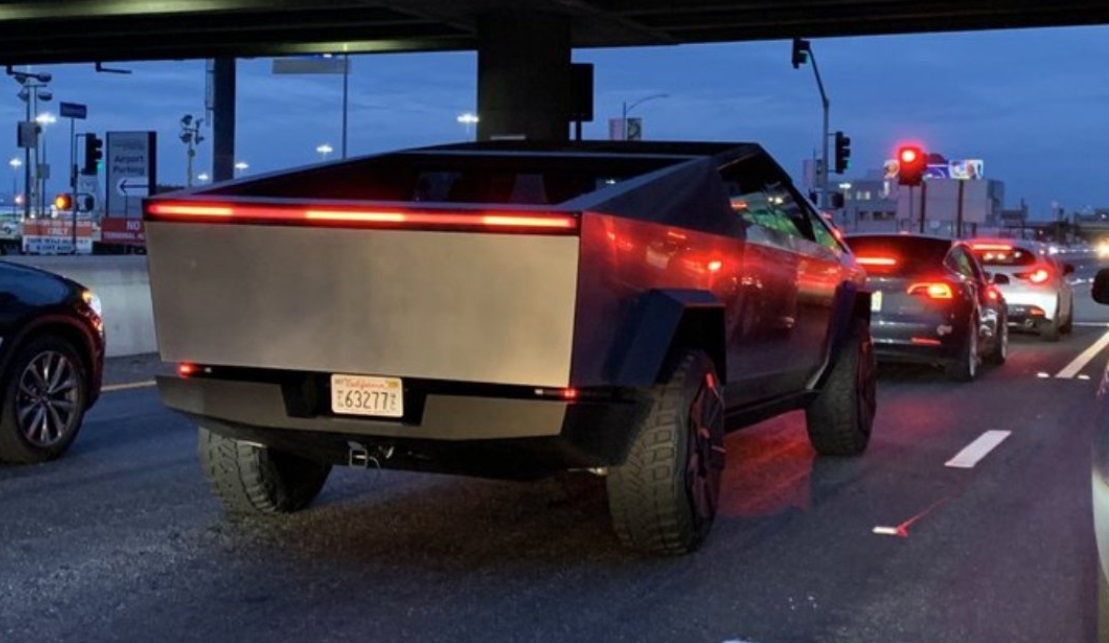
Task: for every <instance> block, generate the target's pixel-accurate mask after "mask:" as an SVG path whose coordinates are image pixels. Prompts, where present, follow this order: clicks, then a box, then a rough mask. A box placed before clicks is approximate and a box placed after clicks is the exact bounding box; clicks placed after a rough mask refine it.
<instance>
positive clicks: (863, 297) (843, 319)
mask: <svg viewBox="0 0 1109 643" xmlns="http://www.w3.org/2000/svg"><path fill="white" fill-rule="evenodd" d="M871 295H872V293H871V292H870V291H869V290H866V289H865V288H863V287H860V286H859V284H857V283H855V282H854V281H845V282H843V283H841V284H840V285H839V287H838V288H836V294H835V296H834V299H833V302H834V303H833V307H834V310H833V312H832V317H831V323H830V324H829V325H828V336H827V339H826V340H825V342H824V354H825V357H824V363H823V366H822V367H821V368H820V369H819V370H818V371H817V372H816V374H815V375H814V376H813V378H812V379H811V380H810V383H809V384H810V386H809V388H811V389H816V390H819V389H820V388H822V387H823V386H824V383H825V382H826V381H827V380H828V377H829V376H830V375H831V373H832V369H833V368H834V367H835V365H836V362H837V361H838V360H839V357H840V354H841V353H842V352H843V347H844V345H845V344H846V343H847V342H848V341H849V340H850V339H851V332H852V329H853V328H854V326H855V323H856V320H862V321H863V322H865V323H866V324H868V325H869V324H870V299H871Z"/></svg>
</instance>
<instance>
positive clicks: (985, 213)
mask: <svg viewBox="0 0 1109 643" xmlns="http://www.w3.org/2000/svg"><path fill="white" fill-rule="evenodd" d="M983 168H984V164H983V162H982V161H981V160H977V159H959V160H952V161H949V160H947V159H944V158H943V157H942V156H939V155H932V157H931V158H930V159H929V165H928V171H927V173H926V174H925V179H924V183H923V184H922V185H920V186H918V187H907V186H902V185H899V184H898V181H897V165H896V162H894V161H887V162H886V164H885V166H884V167H883V168H882V169H880V170H879V169H875V170H870V171H868V172H867V173H866V174H865V175H864V176H862V177H860V178H856V179H852V180H849V181H845V182H844V183H842V184H840V190H841V191H842V192H843V194H844V207H843V209H842V211H840V212H839V213H837V215H836V222H837V224H839V225H840V227H842V228H844V229H845V230H847V231H848V232H916V233H920V232H923V233H925V234H931V235H935V236H940V237H949V238H959V237H972V236H975V235H980V234H987V233H994V232H996V231H997V230H998V229H999V228H1000V227H1001V226H1002V212H1003V211H1004V203H1005V184H1004V183H1003V182H1001V181H997V180H993V179H988V178H986V177H985V176H984V172H983ZM1025 216H1027V213H1026V214H1025Z"/></svg>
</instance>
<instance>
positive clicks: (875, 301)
mask: <svg viewBox="0 0 1109 643" xmlns="http://www.w3.org/2000/svg"><path fill="white" fill-rule="evenodd" d="M870 312H872V313H880V312H882V291H881V290H875V291H874V292H872V293H871V294H870Z"/></svg>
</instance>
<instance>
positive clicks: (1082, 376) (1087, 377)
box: [1078, 373, 1090, 380]
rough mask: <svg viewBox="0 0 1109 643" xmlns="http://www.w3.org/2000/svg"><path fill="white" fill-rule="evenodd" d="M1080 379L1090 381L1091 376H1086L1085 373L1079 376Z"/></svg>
mask: <svg viewBox="0 0 1109 643" xmlns="http://www.w3.org/2000/svg"><path fill="white" fill-rule="evenodd" d="M1078 379H1080V380H1088V379H1090V376H1089V375H1086V374H1085V373H1083V374H1081V375H1079V376H1078Z"/></svg>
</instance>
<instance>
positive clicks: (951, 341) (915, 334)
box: [870, 315, 966, 364]
mask: <svg viewBox="0 0 1109 643" xmlns="http://www.w3.org/2000/svg"><path fill="white" fill-rule="evenodd" d="M870 334H871V337H872V338H873V341H874V354H875V356H876V357H877V358H878V359H879V360H883V361H898V362H919V363H927V364H932V363H939V362H944V361H947V360H950V359H955V358H957V357H959V356H960V354H961V349H962V347H963V343H964V342H965V341H966V338H965V335H966V331H965V329H961V328H958V326H957V325H955V324H952V323H951V320H950V318H948V317H946V316H942V317H941V316H938V315H936V316H921V317H917V318H910V319H906V318H900V319H892V320H891V319H883V318H881V317H878V318H875V319H874V320H872V321H871V326H870Z"/></svg>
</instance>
